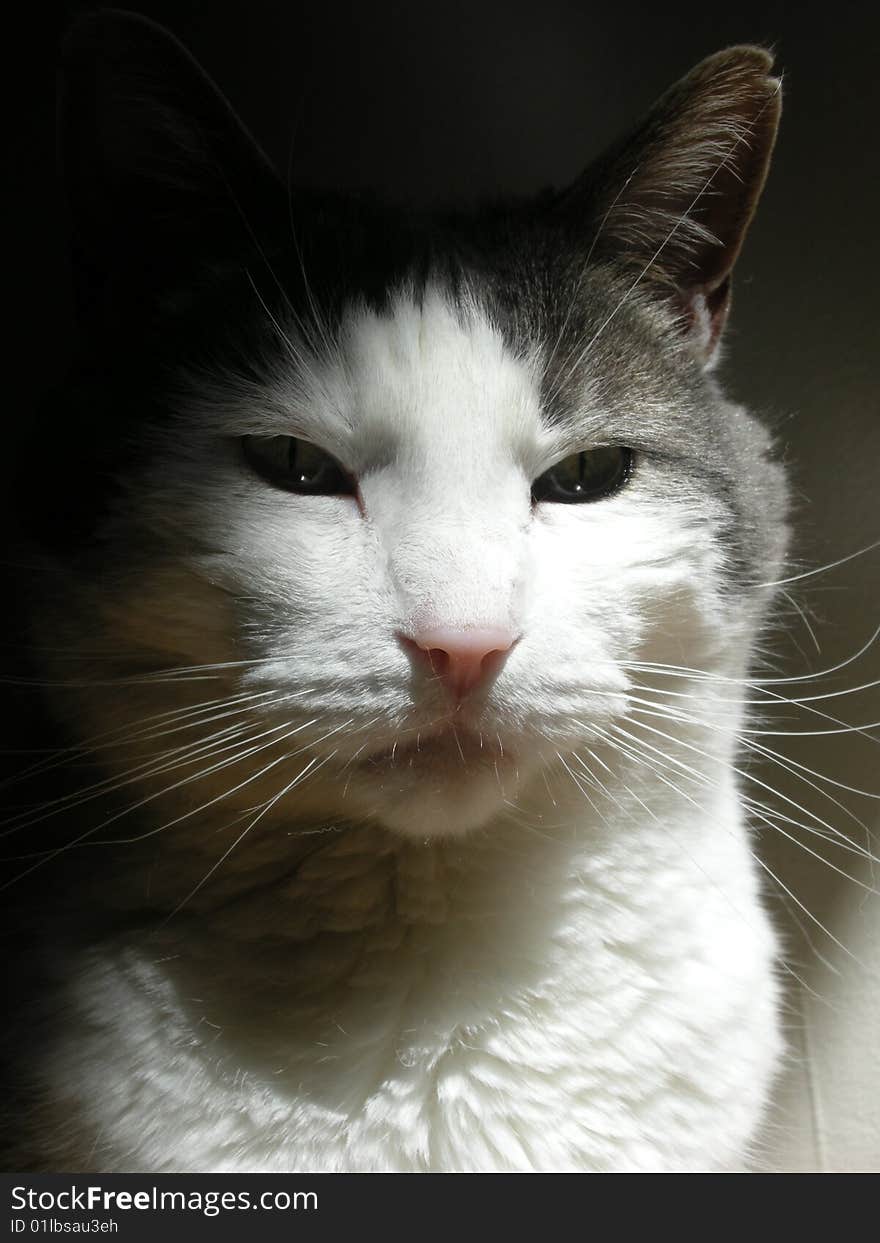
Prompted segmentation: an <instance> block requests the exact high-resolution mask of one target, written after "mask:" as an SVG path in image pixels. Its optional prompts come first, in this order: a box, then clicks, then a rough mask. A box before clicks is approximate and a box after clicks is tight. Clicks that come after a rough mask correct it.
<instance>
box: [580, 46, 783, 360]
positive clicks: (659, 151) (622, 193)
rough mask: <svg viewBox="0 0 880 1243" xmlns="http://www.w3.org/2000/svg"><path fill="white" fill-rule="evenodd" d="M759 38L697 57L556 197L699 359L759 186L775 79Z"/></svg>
mask: <svg viewBox="0 0 880 1243" xmlns="http://www.w3.org/2000/svg"><path fill="white" fill-rule="evenodd" d="M772 63H773V62H772V57H771V56H770V54H769V53H768V52H767V51H765V50H764V49H763V48H759V47H751V46H742V47H733V48H728V49H727V50H726V51H723V52H718V53H717V54H716V55H714V56H710V57H708V58H707V59H706V60H704V61H702V62H701V63H700V64H699V65H697V66H696V68H695V69H693V70H692V71H691V72H690V73H689V74H688V75H687V76H686V77H685V78H683V79H682V80H681V81H680V82H678V83H677V84H676V85H675V86H674V87H672V89H671V90H670V91H668V92H667V93H666V94H665V95H664V96H663V97H662V98H661V99H660V100H659V101H658V102H657V104H656V105H655V106H654V107H653V108H652V109H651V111H650V113H649V114H648V116H647V117H646V118H645V120H644V121H643V122H642V123H641V124H640V125H639V126H638V127H637V128H636V129H635V130H634V131H633V133H631V134H630V135H629V136H628V137H627V138H625V139H624V140H623V141H621V142H619V143H617V144H616V145H615V146H614V147H613V148H612V149H611V150H610V151H609V152H607V153H606V154H605V156H603V157H602V159H600V160H599V161H598V162H597V163H596V164H594V165H593V166H592V167H591V168H590V169H588V170H587V172H586V173H584V175H583V176H582V177H581V178H580V179H579V180H578V181H577V182H576V183H575V184H574V186H572V187H571V189H570V190H568V191H567V192H566V193H565V194H564V195H562V196H561V198H560V200H559V204H558V210H559V211H560V212H561V213H562V214H563V216H564V217H565V218H566V221H567V225H568V227H569V228H571V227H572V225H575V226H576V227H577V228H579V229H580V231H581V233H582V236H583V237H584V244H585V245H586V246H588V247H589V248H590V251H591V252H592V253H593V255H594V256H595V258H596V259H597V260H602V259H605V260H610V261H613V262H614V263H615V264H617V265H622V266H625V267H627V268H629V269H630V270H631V271H632V272H633V274H634V275H633V279H635V280H637V281H638V282H640V283H643V284H644V285H645V286H646V287H647V288H649V289H653V290H654V291H655V292H656V293H657V294H658V295H659V296H661V297H666V298H668V299H670V300H671V302H672V303H673V306H674V309H675V310H676V312H677V313H679V314H680V319H681V323H682V324H683V326H684V328H685V330H686V332H687V334H688V337H689V339H690V341H691V343H692V344H693V346H694V348H695V350H696V351H697V352H698V354H699V355H700V357H701V358H702V359H703V360H704V361H705V362H706V363H709V362H710V361H711V359H712V358H713V357H714V355H715V351H716V349H717V345H718V341H719V338H720V335H721V331H722V329H723V326H724V322H725V318H726V315H727V310H728V307H729V305H730V287H731V273H732V271H733V267H734V264H735V262H736V259H737V257H738V255H739V252H740V249H741V247H742V244H743V241H744V239H745V235H746V232H747V230H748V227H749V223H750V222H751V219H752V216H753V214H754V211H755V207H756V204H757V202H758V199H759V197H760V194H761V190H762V189H763V186H764V181H765V179H766V176H767V170H768V167H769V164H770V157H771V154H772V151H773V145H774V141H775V137H776V131H777V128H778V124H779V115H780V108H781V88H780V82H779V80H778V79H776V78H774V77H771V76H770V69H771V67H772Z"/></svg>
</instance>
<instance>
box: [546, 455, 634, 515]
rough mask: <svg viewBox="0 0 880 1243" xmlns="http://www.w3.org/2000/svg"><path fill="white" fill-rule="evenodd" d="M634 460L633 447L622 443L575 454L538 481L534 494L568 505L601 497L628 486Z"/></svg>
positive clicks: (559, 463) (558, 463) (557, 464)
mask: <svg viewBox="0 0 880 1243" xmlns="http://www.w3.org/2000/svg"><path fill="white" fill-rule="evenodd" d="M633 463H634V454H633V452H632V450H631V449H626V448H623V447H622V446H620V445H604V446H602V447H600V448H597V449H587V450H584V451H583V452H582V453H573V454H571V456H570V457H567V458H564V459H563V460H562V461H561V462H557V463H556V465H555V466H552V467H551V468H550V470H548V471H545V473H544V474H543V475H541V476H540V477H539V478H538V479H536V480H535V482H534V484H533V485H532V497H533V499H534V500H535V501H556V502H559V503H562V504H568V505H577V504H582V503H584V502H586V501H598V500H601V499H602V498H603V497H605V496H610V495H611V494H612V493H613V492H617V491H619V489H620V488H622V487H623V486H624V484H625V483H626V482H627V480H628V479H629V478H630V475H631V474H632V469H633Z"/></svg>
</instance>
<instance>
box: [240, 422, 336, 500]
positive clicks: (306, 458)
mask: <svg viewBox="0 0 880 1243" xmlns="http://www.w3.org/2000/svg"><path fill="white" fill-rule="evenodd" d="M242 447H243V449H244V455H245V458H246V459H247V461H248V462H249V463H250V465H251V466H252V467H253V468H254V470H255V471H256V472H257V474H259V475H262V476H263V478H264V479H266V480H268V482H269V483H272V484H274V485H275V486H276V487H277V488H286V489H287V491H288V492H298V493H300V494H301V495H303V496H353V495H354V494H355V492H356V491H357V485H356V483H355V481H354V479H352V477H351V475H349V474H348V472H347V471H346V470H344V469H343V468H342V467H341V466H340V465H339V463H338V462H337V461H336V459H335V458H332V457H331V456H330V454H329V453H325V452H324V450H323V449H319V448H318V447H317V445H313V444H311V443H310V441H308V440H300V439H299V438H298V437H296V436H244V437H242Z"/></svg>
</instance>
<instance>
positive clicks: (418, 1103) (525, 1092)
mask: <svg viewBox="0 0 880 1243" xmlns="http://www.w3.org/2000/svg"><path fill="white" fill-rule="evenodd" d="M661 836H662V835H661V834H652V833H646V834H645V835H644V837H643V839H642V841H641V847H640V856H641V858H640V860H634V859H631V860H630V861H629V863H628V864H626V859H627V852H626V851H625V849H624V843H623V841H622V840H620V839H618V841H617V842H616V843H615V840H614V837H613V835H611V836H608V837H606V838H605V839H604V841H603V843H602V848H601V849H598V848H597V842H596V841H594V842H592V843H591V849H589V850H587V849H584V848H573V847H571V846H570V845H567V844H566V843H565V841H564V839H563V840H560V839H559V838H558V837H553V836H547V837H545V839H544V840H543V841H540V840H539V839H538V838H537V837H534V840H530V839H529V838H528V837H527V836H524V835H522V834H515V833H511V834H508V835H507V837H506V840H505V841H503V842H501V841H498V842H495V843H493V844H491V846H489V847H487V848H486V849H485V850H483V851H479V850H469V851H468V852H467V853H466V854H464V853H462V852H461V851H458V852H457V851H455V850H448V851H446V850H437V849H436V848H433V849H431V850H427V849H426V850H415V849H412V848H408V849H407V850H406V851H405V852H400V853H389V854H387V855H385V856H383V857H380V858H378V859H377V858H375V857H371V855H370V853H369V850H367V849H366V848H365V847H366V844H367V843H366V842H365V841H363V840H362V841H360V842H359V841H358V840H357V839H356V838H354V837H353V838H352V840H351V841H350V842H348V843H347V844H346V845H345V847H344V848H340V849H339V850H337V851H333V852H329V853H328V854H326V855H324V856H323V857H322V858H321V859H320V860H319V859H315V860H313V861H312V862H311V864H310V865H308V866H304V867H303V868H302V869H300V871H299V872H298V873H297V875H296V877H295V878H294V879H293V880H292V881H291V884H290V887H289V890H288V892H274V893H272V894H271V895H263V896H262V897H261V898H260V899H259V901H258V906H257V907H256V908H255V907H254V906H253V903H241V904H239V905H238V908H237V909H236V907H235V906H234V905H233V906H230V907H228V908H227V909H226V910H225V911H224V912H223V914H222V917H221V916H220V913H218V914H217V916H216V917H214V918H212V919H207V918H206V919H205V920H204V921H203V922H202V924H201V926H200V927H198V926H196V925H195V924H193V925H192V926H191V927H190V928H189V930H188V933H187V935H186V937H182V936H181V935H180V934H179V933H178V934H177V938H176V940H175V936H174V935H172V934H171V933H169V934H168V935H167V937H166V939H165V941H164V943H163V941H162V939H161V938H159V939H154V940H152V941H151V942H149V943H146V942H141V943H139V944H138V943H133V942H132V941H131V940H128V941H126V942H124V943H123V942H119V943H117V944H115V945H108V946H105V947H104V948H103V949H102V950H101V951H100V952H98V953H95V954H93V955H92V956H91V957H90V958H89V959H88V960H87V961H84V962H82V963H81V964H80V965H79V968H78V974H77V978H76V981H75V984H74V987H73V989H72V995H73V999H74V1005H75V1008H76V1010H77V1011H78V1018H79V1022H80V1024H82V1026H83V1028H84V1033H83V1031H82V1030H81V1031H80V1032H79V1034H78V1038H77V1039H76V1040H71V1041H68V1042H66V1043H65V1044H64V1045H63V1046H62V1048H61V1049H60V1050H59V1056H58V1059H57V1062H56V1066H55V1068H54V1069H55V1072H56V1073H59V1072H60V1073H61V1074H62V1075H63V1074H65V1073H67V1074H70V1075H71V1076H72V1077H75V1078H76V1079H77V1080H79V1081H82V1080H83V1079H85V1080H86V1081H87V1082H89V1083H90V1084H91V1090H90V1091H88V1092H87V1093H86V1094H85V1100H84V1109H85V1111H86V1112H87V1113H88V1115H89V1117H90V1118H91V1120H92V1125H96V1126H99V1127H100V1128H102V1133H103V1135H104V1137H105V1140H104V1141H102V1142H106V1143H108V1144H111V1145H112V1148H113V1150H114V1151H115V1152H116V1153H117V1154H118V1153H119V1152H123V1153H126V1152H127V1153H128V1156H127V1158H123V1159H122V1164H123V1165H124V1166H125V1165H126V1161H127V1166H126V1168H138V1167H140V1166H141V1165H143V1166H146V1167H150V1166H157V1167H158V1166H161V1164H162V1162H163V1161H167V1160H168V1159H169V1157H168V1154H169V1153H173V1154H174V1155H173V1158H172V1162H173V1164H174V1167H175V1168H193V1169H196V1168H201V1169H279V1170H280V1169H295V1168H310V1169H316V1170H317V1169H322V1170H334V1169H362V1170H368V1169H415V1170H417V1169H432V1168H443V1169H456V1168H461V1169H467V1168H484V1169H529V1168H537V1169H576V1168H605V1164H604V1163H605V1161H606V1155H607V1154H608V1153H610V1154H611V1156H610V1157H608V1161H609V1165H608V1168H620V1166H621V1163H623V1164H624V1165H627V1163H628V1165H629V1167H630V1168H638V1165H639V1161H641V1160H642V1159H644V1163H645V1165H646V1167H650V1165H651V1163H652V1162H654V1163H656V1161H657V1160H659V1157H658V1155H657V1153H656V1152H655V1153H654V1155H653V1156H651V1154H650V1153H648V1151H647V1149H645V1150H644V1152H643V1157H640V1156H639V1153H640V1152H642V1151H643V1148H644V1136H645V1135H646V1134H654V1133H655V1132H656V1130H657V1126H658V1122H657V1112H658V1110H659V1111H660V1114H661V1115H662V1114H663V1113H664V1111H666V1112H668V1111H669V1110H670V1109H671V1110H672V1111H673V1113H674V1112H675V1108H677V1106H675V1105H674V1102H675V1100H676V1099H679V1098H680V1097H681V1095H682V1093H681V1084H680V1082H679V1081H681V1080H682V1079H685V1080H687V1082H688V1087H687V1091H686V1092H685V1098H686V1100H688V1101H690V1104H689V1105H688V1107H687V1108H686V1109H685V1113H684V1115H683V1117H690V1122H689V1123H688V1125H689V1126H691V1128H692V1129H693V1127H694V1126H697V1122H698V1118H699V1117H702V1116H703V1115H707V1116H708V1115H709V1114H711V1113H712V1112H713V1109H716V1108H717V1107H718V1102H717V1101H714V1099H713V1098H714V1096H715V1094H716V1093H720V1095H721V1096H722V1097H726V1096H727V1095H728V1093H729V1089H730V1082H733V1081H735V1080H737V1079H738V1076H742V1077H743V1078H746V1077H747V1076H748V1075H750V1076H752V1079H753V1080H754V1081H755V1084H757V1083H758V1082H760V1080H761V1074H762V1073H763V1072H761V1071H760V1067H758V1066H756V1065H755V1064H753V1063H755V1062H756V1061H758V1062H760V1061H761V1058H762V1057H763V1054H761V1052H760V1049H761V1048H762V1047H763V1048H766V1047H767V1039H766V1036H767V1032H766V1031H765V1030H763V1029H767V1028H769V1029H771V1030H772V1014H771V1010H770V995H771V993H772V982H771V981H770V979H769V966H768V964H769V960H770V956H771V954H772V942H771V939H770V937H769V934H768V933H767V930H766V926H765V924H764V920H763V917H762V915H761V913H760V910H759V908H758V906H757V904H756V903H754V904H753V905H752V906H750V907H749V909H748V910H747V911H746V912H745V918H746V922H745V923H744V922H743V918H742V917H741V916H740V915H739V914H738V913H737V910H736V908H737V907H740V908H741V907H742V904H743V902H744V901H747V897H748V891H749V885H748V883H747V879H746V871H747V869H744V867H743V860H742V857H741V855H742V852H741V851H738V850H735V849H726V850H725V851H724V852H723V853H724V855H725V858H723V859H721V858H719V859H718V860H716V862H715V865H714V866H717V867H718V868H719V869H720V870H719V872H718V879H719V885H718V887H717V891H713V890H712V889H711V888H710V889H709V894H710V895H712V894H713V893H714V896H713V897H710V898H708V899H707V887H706V884H705V868H706V866H707V864H708V863H709V860H708V859H707V858H706V857H705V852H704V857H703V858H702V860H701V861H700V862H699V863H696V861H694V860H692V859H691V858H690V857H689V852H688V851H687V850H685V852H683V853H681V854H680V855H679V856H678V858H677V860H676V861H675V862H674V863H672V864H671V863H670V862H669V858H668V852H667V857H666V860H665V862H662V863H661V859H660V854H659V844H660V837H661ZM730 840H733V838H731V839H730ZM693 845H694V843H693V842H691V846H693ZM737 860H739V864H738V865H737ZM695 864H696V865H695ZM737 869H738V870H739V871H740V872H742V875H741V876H737V875H736V872H737ZM751 1026H755V1027H756V1031H755V1039H754V1041H750V1039H749V1038H747V1039H746V1040H745V1043H743V1039H742V1034H743V1032H744V1031H745V1032H746V1033H747V1032H748V1029H749V1028H750V1027H751ZM758 1028H760V1029H762V1036H761V1039H762V1040H763V1045H762V1044H761V1042H760V1041H759V1040H758V1031H757V1029H758ZM732 1033H735V1034H736V1038H735V1040H734V1041H733V1044H732V1046H731V1048H730V1049H729V1050H726V1051H725V1050H724V1049H723V1046H724V1044H725V1043H730V1041H731V1034H732ZM719 1049H722V1053H723V1056H724V1058H725V1059H726V1068H727V1069H726V1070H725V1071H724V1073H723V1074H722V1076H721V1079H720V1081H717V1076H716V1075H715V1073H714V1067H715V1064H716V1060H717V1058H718V1056H719V1054H718V1051H719ZM743 1050H744V1051H743ZM71 1062H73V1063H75V1065H71ZM737 1065H739V1071H738V1072H736V1073H734V1074H733V1075H732V1076H731V1071H730V1067H731V1066H734V1067H736V1066H737ZM65 1067H66V1072H65ZM729 1081H730V1082H729ZM698 1084H699V1085H700V1086H699V1087H697V1086H696V1085H698ZM739 1087H740V1085H739V1084H738V1083H737V1088H738V1089H739ZM752 1090H754V1091H757V1087H755V1088H754V1089H750V1091H752ZM731 1107H732V1106H728V1105H726V1106H725V1108H728V1109H729V1108H731ZM736 1108H740V1106H737V1107H736ZM735 1114H736V1109H734V1118H735ZM676 1125H678V1124H676ZM726 1125H727V1124H726ZM673 1129H674V1128H673ZM697 1129H698V1130H699V1126H697ZM723 1130H724V1128H723V1127H722V1128H721V1131H720V1132H719V1135H721V1136H722V1138H723ZM609 1135H611V1136H616V1138H614V1139H613V1140H612V1141H611V1147H610V1148H609V1146H608V1143H609V1141H608V1140H607V1137H608V1136H609ZM591 1136H593V1137H595V1136H604V1137H606V1138H605V1139H602V1141H601V1142H599V1141H598V1140H595V1139H591V1138H590V1137H591ZM109 1137H115V1138H112V1139H111V1138H109ZM684 1137H685V1130H684V1129H683V1130H682V1138H681V1140H680V1141H679V1140H677V1139H673V1141H672V1147H671V1149H670V1151H671V1152H672V1154H673V1155H672V1157H671V1158H669V1159H670V1161H671V1167H674V1166H675V1164H676V1162H678V1163H679V1164H682V1163H685V1164H686V1162H687V1160H688V1158H687V1153H686V1150H687V1148H688V1144H690V1143H691V1141H689V1140H686V1138H684ZM694 1142H696V1141H694ZM719 1142H721V1141H720V1140H719ZM676 1152H677V1153H678V1155H677V1156H676V1155H675V1153H676ZM119 1159H120V1158H119V1156H118V1155H116V1156H111V1155H108V1156H107V1160H108V1162H109V1163H111V1164H112V1162H113V1161H114V1160H119Z"/></svg>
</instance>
